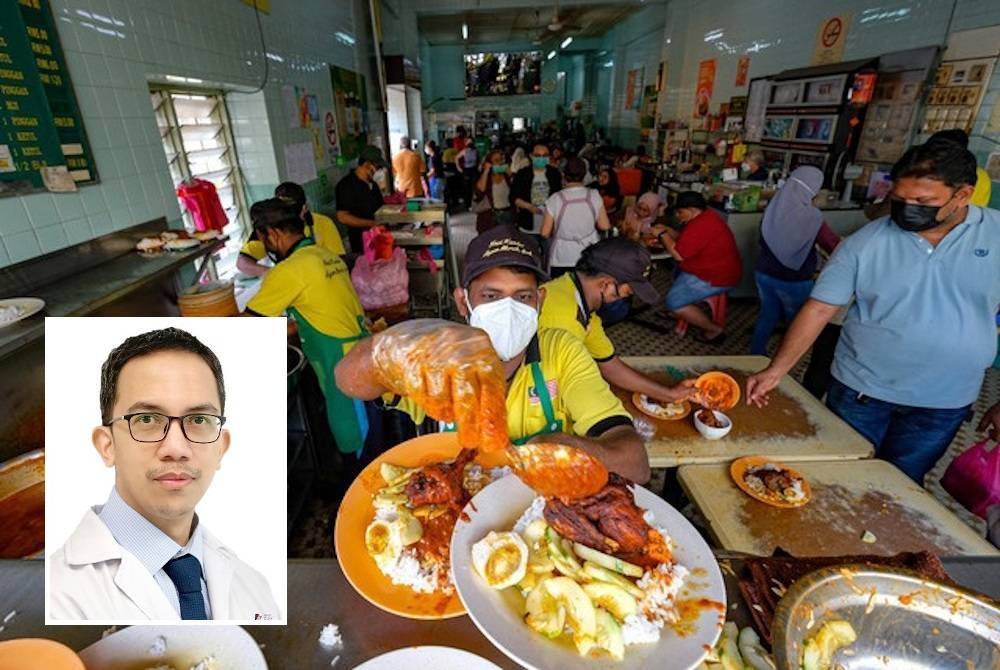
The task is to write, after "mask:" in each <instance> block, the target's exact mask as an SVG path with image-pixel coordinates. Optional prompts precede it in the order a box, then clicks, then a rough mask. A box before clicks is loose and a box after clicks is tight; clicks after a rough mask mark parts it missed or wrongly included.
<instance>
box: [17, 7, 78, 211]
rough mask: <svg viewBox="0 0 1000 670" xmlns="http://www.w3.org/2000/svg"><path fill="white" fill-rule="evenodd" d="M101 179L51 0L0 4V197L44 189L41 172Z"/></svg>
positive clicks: (75, 180)
mask: <svg viewBox="0 0 1000 670" xmlns="http://www.w3.org/2000/svg"><path fill="white" fill-rule="evenodd" d="M59 167H64V168H65V169H66V170H68V173H69V176H71V177H72V181H73V182H74V183H76V184H86V183H93V182H95V181H97V170H96V168H95V166H94V159H93V154H92V153H91V150H90V145H89V144H88V142H87V136H86V132H85V130H84V127H83V121H82V119H81V114H80V108H79V106H78V105H77V102H76V96H75V95H74V93H73V87H72V84H71V82H70V78H69V70H68V68H67V67H66V58H65V54H64V53H63V50H62V46H61V45H60V43H59V36H58V33H57V32H56V24H55V20H54V19H53V16H52V9H51V8H50V6H49V2H48V0H17V2H2V3H0V196H8V195H24V194H26V193H32V192H34V191H39V190H44V189H45V188H46V182H45V180H44V179H43V175H42V170H43V169H47V168H59Z"/></svg>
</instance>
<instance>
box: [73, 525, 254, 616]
mask: <svg viewBox="0 0 1000 670" xmlns="http://www.w3.org/2000/svg"><path fill="white" fill-rule="evenodd" d="M202 533H203V535H204V537H203V540H204V558H205V564H204V566H203V569H204V571H205V581H206V582H208V597H209V598H210V599H211V602H212V618H213V619H228V618H230V616H231V615H230V598H229V594H230V588H231V586H232V582H233V571H234V568H235V566H234V559H235V555H234V554H233V552H232V551H231V550H230V549H228V548H227V547H225V546H224V545H223V544H222V543H221V542H219V540H218V539H216V537H215V536H214V535H212V534H211V533H210V532H209V531H208V530H207V529H204V528H203V529H202ZM65 558H66V563H67V564H68V565H69V566H70V567H82V566H86V565H90V564H94V563H102V562H105V561H114V560H120V563H119V564H118V569H117V571H116V572H115V576H114V582H115V585H116V586H117V587H118V588H119V589H121V591H122V593H124V594H125V595H126V596H127V597H128V598H129V599H130V600H131V601H132V602H133V603H135V605H136V606H137V607H138V608H139V609H141V610H142V612H143V614H144V615H146V616H148V617H149V618H150V619H161V620H162V619H177V618H178V617H177V612H176V611H175V610H174V608H173V606H172V605H171V604H170V601H169V600H167V597H166V596H165V595H164V594H163V591H162V590H160V587H159V585H158V584H157V583H156V580H155V579H154V578H153V576H152V575H151V574H149V571H148V570H147V569H146V567H145V566H144V565H143V564H142V562H141V561H139V559H138V558H136V557H135V555H133V554H132V553H131V552H129V551H127V550H125V549H123V548H122V547H121V546H120V545H119V544H118V543H117V542H115V538H114V537H113V536H112V535H111V531H109V530H108V527H107V526H105V525H104V522H103V521H101V519H100V518H99V517H98V516H97V514H95V513H94V511H93V510H87V512H86V513H85V514H84V515H83V520H82V521H81V522H80V525H79V526H78V527H77V528H76V530H75V531H74V532H73V534H72V535H71V536H70V537H69V539H68V540H67V541H66V545H65ZM234 615H235V616H241V615H240V614H235V613H234Z"/></svg>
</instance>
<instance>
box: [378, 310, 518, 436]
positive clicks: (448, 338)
mask: <svg viewBox="0 0 1000 670" xmlns="http://www.w3.org/2000/svg"><path fill="white" fill-rule="evenodd" d="M372 364H373V367H374V368H375V374H376V377H377V379H378V381H379V383H380V384H381V385H382V386H384V387H385V388H386V389H388V390H389V391H391V392H392V393H395V394H397V395H401V396H406V397H408V398H411V399H413V401H414V402H416V403H417V404H418V405H420V406H421V407H422V408H423V409H424V411H425V412H427V414H428V415H430V416H431V417H433V418H435V419H437V420H438V421H445V422H455V423H456V424H457V429H458V441H459V443H460V444H461V445H462V446H463V447H469V448H471V447H479V448H481V449H482V450H483V451H495V450H497V449H502V448H504V447H506V446H507V444H508V443H509V438H508V437H507V400H506V399H507V384H506V382H505V380H504V374H503V364H502V363H501V362H500V358H499V357H498V356H497V353H496V351H494V349H493V345H492V344H491V342H490V338H489V336H488V335H487V334H486V333H485V332H483V331H482V330H480V329H478V328H472V327H471V326H466V325H461V324H457V323H454V322H452V321H444V320H441V319H412V320H410V321H404V322H403V323H400V324H397V325H395V326H393V327H391V328H389V329H388V330H386V331H384V332H381V333H379V334H378V335H376V336H375V337H374V339H373V340H372Z"/></svg>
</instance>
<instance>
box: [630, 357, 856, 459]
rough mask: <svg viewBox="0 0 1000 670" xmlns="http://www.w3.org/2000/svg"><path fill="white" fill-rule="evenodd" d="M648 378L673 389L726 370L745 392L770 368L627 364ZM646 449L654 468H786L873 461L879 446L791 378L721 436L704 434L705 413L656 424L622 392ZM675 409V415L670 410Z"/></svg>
mask: <svg viewBox="0 0 1000 670" xmlns="http://www.w3.org/2000/svg"><path fill="white" fill-rule="evenodd" d="M624 360H625V361H626V362H627V363H628V364H629V365H631V366H632V367H634V368H635V369H637V370H640V371H641V372H643V373H645V374H648V375H650V376H652V377H653V378H657V379H659V380H660V381H663V382H664V383H667V384H670V385H672V384H675V383H677V381H679V380H680V379H685V378H689V377H697V376H698V375H700V374H702V373H704V372H706V371H709V370H719V371H722V372H724V373H726V374H728V375H730V376H731V377H732V378H733V379H734V380H735V382H736V385H737V393H738V390H739V389H741V388H744V387H745V386H746V378H747V377H748V376H749V375H750V374H752V373H754V372H757V371H759V370H762V369H763V368H764V367H766V366H767V363H768V359H767V358H766V357H764V356H630V357H626V358H625V359H624ZM615 393H616V394H617V395H618V397H619V398H621V400H622V404H624V405H625V408H626V409H627V410H629V412H630V413H631V414H632V416H633V419H634V422H635V424H636V429H637V430H638V431H639V434H640V435H642V436H643V438H644V439H645V441H646V449H647V450H648V452H649V460H650V463H651V464H652V466H653V467H673V466H676V465H683V464H688V463H722V462H727V463H728V462H729V461H732V460H733V459H735V458H739V457H741V456H747V455H763V456H771V457H773V458H777V459H779V460H810V461H816V460H856V459H862V458H869V457H871V455H872V446H871V444H870V443H869V442H868V441H867V440H865V438H864V437H862V436H861V435H860V434H859V433H858V432H857V431H855V430H854V429H853V428H851V427H850V426H849V425H847V424H846V423H845V422H844V421H843V420H842V419H840V418H839V417H837V416H836V415H835V414H834V413H833V412H831V411H830V410H829V409H827V407H826V406H825V405H823V403H821V402H819V401H818V400H816V398H814V397H813V396H812V395H811V394H810V393H809V392H808V391H806V390H805V389H804V388H803V387H802V385H801V384H799V383H798V382H797V381H795V380H794V379H792V378H791V377H789V376H785V378H784V379H782V380H781V384H780V385H779V386H778V388H777V389H776V390H775V392H774V393H772V396H771V401H770V403H768V405H767V406H766V407H762V408H758V407H752V406H748V405H747V404H746V402H744V401H742V400H741V399H739V398H737V402H736V403H735V404H734V405H732V408H731V409H727V410H725V417H726V418H727V420H729V421H730V422H731V423H730V426H729V427H728V429H727V432H725V433H723V434H722V435H719V434H718V433H714V434H713V433H709V434H708V435H706V433H705V432H704V428H699V426H698V425H697V423H696V419H697V418H698V414H699V411H691V412H690V413H687V412H678V413H677V414H676V415H671V416H666V415H665V416H659V417H658V416H655V415H654V414H653V413H651V411H649V408H648V407H646V408H645V409H644V408H643V402H642V399H641V398H639V401H640V402H639V404H637V403H636V398H635V397H633V394H632V393H629V392H627V391H624V390H622V389H615ZM667 409H669V408H667Z"/></svg>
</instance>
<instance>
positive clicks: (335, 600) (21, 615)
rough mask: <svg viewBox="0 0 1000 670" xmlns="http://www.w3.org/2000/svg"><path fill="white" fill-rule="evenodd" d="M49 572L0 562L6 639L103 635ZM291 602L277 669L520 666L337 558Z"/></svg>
mask: <svg viewBox="0 0 1000 670" xmlns="http://www.w3.org/2000/svg"><path fill="white" fill-rule="evenodd" d="M715 556H716V559H717V560H718V561H719V564H720V567H721V569H722V574H723V578H724V580H725V584H726V596H727V601H728V607H727V614H726V617H727V619H729V620H731V621H734V622H735V623H737V624H738V625H739V626H746V625H749V622H750V615H749V611H748V609H747V605H746V604H745V603H744V601H743V598H742V596H741V595H740V593H739V588H738V584H737V581H738V580H737V576H738V575H739V574H740V572H741V570H742V558H743V557H742V555H740V554H735V553H732V552H716V554H715ZM943 563H944V566H945V569H946V570H947V572H948V575H949V576H950V577H951V578H952V579H953V580H955V581H956V582H957V583H959V584H961V585H963V586H966V587H967V588H970V589H973V590H977V591H979V592H981V593H984V594H986V595H988V596H990V597H992V598H1000V557H945V558H944V559H943ZM44 574H45V573H44V563H43V561H41V560H0V594H2V596H3V597H2V599H0V602H2V605H0V610H2V611H0V620H3V619H4V618H7V621H6V623H4V624H3V625H2V626H0V641H2V640H9V639H14V638H22V637H45V638H50V639H54V640H58V641H60V642H63V643H64V644H67V645H68V646H70V647H72V648H73V649H76V650H82V649H84V648H85V647H87V646H88V645H90V644H92V643H94V642H95V641H97V640H99V639H101V636H102V635H103V634H104V633H106V632H108V627H107V626H76V625H72V626H67V625H60V626H45V625H44V621H45V618H44V610H43V596H42V594H43V593H44V588H45V579H44ZM288 606H289V612H290V613H289V616H288V625H285V626H281V625H247V626H245V629H246V631H247V632H248V633H249V634H250V635H251V636H252V637H253V638H254V640H255V641H256V642H257V643H258V645H260V648H261V652H262V653H263V655H264V658H265V660H266V661H267V664H268V667H269V668H271V669H272V670H284V669H285V668H289V669H290V668H296V669H298V668H326V669H329V668H337V669H340V670H348V669H350V668H353V667H355V666H357V665H359V664H361V663H363V662H365V661H368V660H370V659H372V658H375V657H377V656H379V655H381V654H384V653H387V652H390V651H393V650H396V649H403V648H406V647H412V646H424V645H438V646H448V647H454V648H458V649H462V650H465V651H468V652H471V653H473V654H477V655H479V656H481V657H482V658H484V659H487V660H488V661H490V662H492V663H494V664H496V665H497V666H499V667H501V668H505V669H506V668H517V667H519V666H518V665H517V664H516V663H514V662H513V661H512V660H510V659H509V658H507V656H505V655H504V654H503V652H501V651H500V650H499V649H498V648H496V647H495V646H493V644H492V643H491V642H490V641H489V640H488V639H487V638H486V637H485V636H484V635H483V634H482V633H481V632H480V631H479V630H478V629H477V628H476V626H475V625H474V624H473V623H472V620H471V619H470V618H469V617H468V616H466V615H461V616H457V617H454V618H450V619H440V620H436V621H435V620H432V621H420V620H415V619H407V618H403V617H400V616H396V615H394V614H390V613H388V612H385V611H383V610H381V609H379V608H378V607H376V606H375V605H373V604H371V603H369V602H368V601H367V600H365V599H364V598H362V597H361V596H360V595H358V594H357V593H356V592H355V591H354V589H353V588H352V587H351V585H350V583H349V582H348V581H347V579H346V578H345V577H344V574H343V572H341V570H340V566H339V565H338V563H337V561H336V560H335V559H289V561H288ZM11 613H12V614H11ZM8 617H9V618H8ZM330 623H332V624H335V625H337V626H338V627H339V629H340V634H341V636H342V638H343V643H342V644H341V645H339V646H337V647H333V648H327V647H324V646H322V645H321V644H320V643H319V636H320V631H321V630H322V629H323V627H324V626H325V625H327V624H330ZM540 643H544V640H540ZM335 659H336V662H334V661H335ZM442 670H444V669H442Z"/></svg>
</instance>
